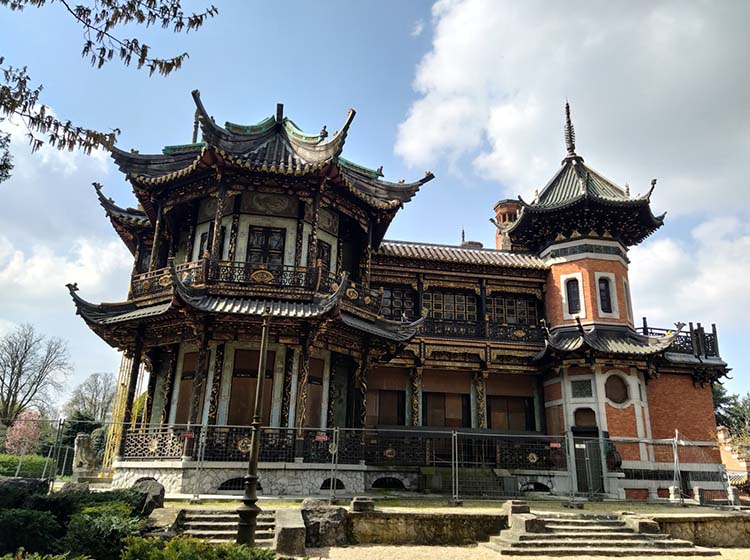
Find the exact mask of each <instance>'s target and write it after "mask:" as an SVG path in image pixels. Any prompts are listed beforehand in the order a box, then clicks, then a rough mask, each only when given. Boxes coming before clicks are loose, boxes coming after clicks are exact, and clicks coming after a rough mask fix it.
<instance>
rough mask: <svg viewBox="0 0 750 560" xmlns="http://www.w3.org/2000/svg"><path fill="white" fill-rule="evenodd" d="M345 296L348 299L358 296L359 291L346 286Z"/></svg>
mask: <svg viewBox="0 0 750 560" xmlns="http://www.w3.org/2000/svg"><path fill="white" fill-rule="evenodd" d="M346 297H348V298H349V299H357V298H359V292H358V291H357V290H355V289H354V288H347V289H346Z"/></svg>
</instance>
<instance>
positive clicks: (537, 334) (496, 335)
mask: <svg viewBox="0 0 750 560" xmlns="http://www.w3.org/2000/svg"><path fill="white" fill-rule="evenodd" d="M420 335H421V336H424V337H432V338H458V339H465V340H491V341H497V342H528V343H531V344H541V343H542V342H543V341H544V334H543V331H542V329H541V328H540V327H534V326H530V325H505V324H499V323H492V322H489V321H447V320H434V319H428V320H427V321H425V322H424V325H423V326H422V329H421V331H420Z"/></svg>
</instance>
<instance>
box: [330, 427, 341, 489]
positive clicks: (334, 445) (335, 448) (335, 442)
mask: <svg viewBox="0 0 750 560" xmlns="http://www.w3.org/2000/svg"><path fill="white" fill-rule="evenodd" d="M331 440H332V441H331V443H330V444H329V446H328V452H329V453H330V454H331V475H330V477H329V478H330V480H331V485H330V488H329V498H328V501H329V502H330V503H331V504H333V503H334V501H335V500H336V473H337V472H338V463H339V429H338V428H333V436H332V438H331Z"/></svg>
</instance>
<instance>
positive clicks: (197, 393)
mask: <svg viewBox="0 0 750 560" xmlns="http://www.w3.org/2000/svg"><path fill="white" fill-rule="evenodd" d="M207 376H208V330H207V329H205V328H203V329H202V332H201V333H200V335H199V337H198V364H197V365H196V369H195V377H194V378H193V395H192V400H191V401H190V412H189V414H188V423H189V424H190V425H191V426H195V425H196V424H200V417H199V414H200V412H201V408H202V406H201V404H202V402H201V401H203V400H204V394H203V388H204V387H205V385H206V377H207Z"/></svg>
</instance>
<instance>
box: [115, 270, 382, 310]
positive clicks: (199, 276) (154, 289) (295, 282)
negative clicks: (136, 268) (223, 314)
mask: <svg viewBox="0 0 750 560" xmlns="http://www.w3.org/2000/svg"><path fill="white" fill-rule="evenodd" d="M175 274H176V275H177V276H178V278H179V279H180V281H181V282H182V283H184V284H186V285H190V286H194V287H200V288H203V287H207V288H215V289H216V290H217V291H218V292H227V293H229V294H238V295H243V296H257V297H266V298H280V299H291V298H294V299H302V300H305V299H308V298H312V297H313V296H314V295H315V294H331V293H333V292H335V291H336V290H337V289H338V288H339V283H340V282H341V277H340V276H338V275H336V274H334V273H332V272H329V271H327V270H325V269H323V268H320V267H298V266H275V267H268V266H265V265H259V264H255V263H247V262H238V261H212V260H208V259H203V260H199V261H193V262H188V263H183V264H179V265H176V266H175ZM171 293H172V273H171V270H170V268H169V267H166V268H160V269H158V270H152V271H150V272H145V273H142V274H136V275H134V276H133V277H132V280H131V283H130V297H129V299H131V300H136V301H139V300H149V299H156V298H160V297H167V296H168V295H170V294H171ZM382 300H383V292H382V290H371V289H368V288H365V287H364V286H362V285H361V284H357V283H356V282H352V281H351V280H348V281H347V287H346V290H345V292H344V298H343V300H342V305H343V306H344V307H353V308H356V309H358V310H361V311H365V312H368V313H371V314H373V315H377V314H379V313H380V306H381V304H382Z"/></svg>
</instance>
